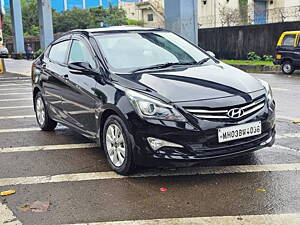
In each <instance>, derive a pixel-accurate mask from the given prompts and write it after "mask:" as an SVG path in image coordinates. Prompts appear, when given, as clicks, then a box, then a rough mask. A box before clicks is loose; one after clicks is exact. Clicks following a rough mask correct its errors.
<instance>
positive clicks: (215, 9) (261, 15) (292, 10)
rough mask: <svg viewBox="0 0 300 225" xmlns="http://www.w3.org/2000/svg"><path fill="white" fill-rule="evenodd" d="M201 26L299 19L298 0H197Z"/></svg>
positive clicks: (299, 0)
mask: <svg viewBox="0 0 300 225" xmlns="http://www.w3.org/2000/svg"><path fill="white" fill-rule="evenodd" d="M198 15H199V18H198V21H199V26H200V27H202V28H208V27H221V26H235V25H247V24H265V23H276V22H287V21H297V20H300V0H198Z"/></svg>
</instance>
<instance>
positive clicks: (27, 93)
mask: <svg viewBox="0 0 300 225" xmlns="http://www.w3.org/2000/svg"><path fill="white" fill-rule="evenodd" d="M6 95H30V96H31V95H32V92H23V93H21V92H19V93H4V94H2V93H0V96H6Z"/></svg>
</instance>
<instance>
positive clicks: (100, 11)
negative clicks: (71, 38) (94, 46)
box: [3, 0, 140, 40]
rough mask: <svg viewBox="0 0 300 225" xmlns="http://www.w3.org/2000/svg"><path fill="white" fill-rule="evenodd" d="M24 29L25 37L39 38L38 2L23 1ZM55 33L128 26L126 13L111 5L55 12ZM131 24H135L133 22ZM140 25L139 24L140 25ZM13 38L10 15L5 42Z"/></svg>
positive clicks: (5, 24) (7, 15) (5, 30)
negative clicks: (104, 26)
mask: <svg viewBox="0 0 300 225" xmlns="http://www.w3.org/2000/svg"><path fill="white" fill-rule="evenodd" d="M21 3H22V17H23V29H24V35H25V36H39V33H40V31H39V18H38V5H37V0H21ZM52 18H53V30H54V33H60V32H66V31H69V30H73V29H86V28H94V27H95V28H96V27H101V26H102V25H103V24H105V25H109V26H118V25H126V24H128V20H127V18H126V12H125V11H124V10H123V9H119V8H118V7H116V6H112V5H111V4H110V5H109V7H108V8H107V9H105V8H103V7H102V6H100V7H97V8H90V9H79V8H74V9H72V10H67V11H63V12H57V11H55V10H53V13H52ZM131 23H133V22H132V21H131ZM138 24H140V23H137V24H136V25H138ZM11 36H12V24H11V18H10V15H9V14H6V15H5V16H4V30H3V37H4V39H5V40H7V39H9V38H10V37H11Z"/></svg>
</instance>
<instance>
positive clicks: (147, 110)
mask: <svg viewBox="0 0 300 225" xmlns="http://www.w3.org/2000/svg"><path fill="white" fill-rule="evenodd" d="M126 95H127V96H128V98H129V100H130V102H131V103H132V105H133V107H134V108H135V110H136V111H137V113H138V114H139V115H140V116H141V117H143V118H149V119H158V120H172V121H181V122H185V121H186V119H185V118H184V116H183V115H181V113H180V112H178V111H177V110H176V109H175V108H174V107H173V106H171V105H168V104H166V103H163V102H161V101H159V100H157V99H154V98H151V97H149V96H147V95H144V94H141V93H139V92H136V91H132V90H126Z"/></svg>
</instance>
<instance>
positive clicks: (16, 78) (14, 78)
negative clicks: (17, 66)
mask: <svg viewBox="0 0 300 225" xmlns="http://www.w3.org/2000/svg"><path fill="white" fill-rule="evenodd" d="M1 80H17V81H18V80H28V81H31V79H30V78H28V77H20V76H19V77H1V78H0V81H1Z"/></svg>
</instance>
